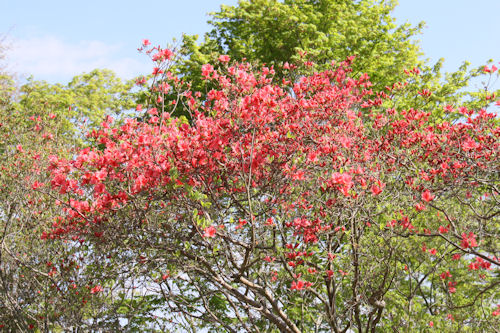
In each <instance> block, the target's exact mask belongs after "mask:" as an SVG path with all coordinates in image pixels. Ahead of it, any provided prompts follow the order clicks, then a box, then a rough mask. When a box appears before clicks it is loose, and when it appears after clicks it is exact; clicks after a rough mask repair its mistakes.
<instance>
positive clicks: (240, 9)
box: [177, 0, 498, 119]
mask: <svg viewBox="0 0 500 333" xmlns="http://www.w3.org/2000/svg"><path fill="white" fill-rule="evenodd" d="M396 5H397V1H386V0H360V1H353V0H284V1H278V0H240V1H239V2H238V4H237V5H236V6H225V5H223V6H221V10H220V11H219V12H216V13H212V14H211V15H212V19H211V20H210V21H209V23H210V24H211V25H212V27H213V28H212V30H211V31H210V32H209V33H207V34H205V36H204V39H203V40H202V41H201V43H197V38H198V37H197V36H189V35H185V36H184V38H183V41H182V44H181V47H180V52H181V53H182V54H183V57H182V58H181V59H180V60H179V64H178V65H177V70H178V73H180V74H182V76H183V77H184V78H185V80H186V81H189V82H192V85H193V87H194V89H195V90H198V91H202V92H203V91H208V90H210V87H206V86H205V84H206V82H204V81H203V80H201V79H200V77H201V76H200V74H201V70H200V68H201V65H203V64H205V63H208V62H213V61H215V60H216V59H217V57H218V56H219V55H220V54H227V55H229V56H230V57H231V58H232V59H234V60H237V61H240V60H242V59H246V61H249V62H251V63H253V62H258V63H260V64H267V65H283V64H284V63H286V62H290V63H299V62H306V61H312V62H313V63H314V64H315V70H321V69H326V68H327V66H328V65H329V64H330V62H331V61H343V60H345V59H346V58H347V57H349V56H353V55H354V56H356V61H354V62H353V64H352V66H353V71H354V72H353V75H354V76H355V77H356V76H359V75H361V74H362V73H367V74H368V76H369V77H370V79H371V80H372V81H373V84H374V87H373V89H375V90H385V89H386V90H385V91H386V92H387V93H388V94H390V95H392V96H393V97H394V98H397V99H398V103H397V104H395V105H396V107H400V108H401V109H403V108H408V107H409V106H410V105H411V107H413V108H419V109H422V110H425V111H427V112H431V113H432V115H433V117H434V118H436V119H441V118H442V117H445V116H446V117H450V115H449V114H445V112H444V111H443V110H444V107H445V106H446V105H447V104H456V103H461V104H463V105H465V106H467V107H470V108H474V109H476V110H478V109H480V108H481V107H484V106H485V102H484V100H485V97H488V96H490V97H491V96H492V95H493V93H495V92H494V91H489V89H491V87H490V86H488V85H487V84H486V85H485V86H486V88H487V89H481V90H480V91H471V90H470V88H467V86H468V85H469V84H470V82H471V79H473V78H474V77H477V76H478V75H480V74H481V69H471V68H470V64H468V63H467V62H465V63H464V65H463V66H461V67H460V68H458V69H457V70H456V71H455V72H453V73H449V74H443V73H442V65H443V61H444V60H443V59H441V60H439V61H438V62H437V63H436V64H433V65H430V64H429V63H427V62H426V61H425V60H423V59H424V55H423V53H422V51H421V49H420V47H419V45H418V40H417V39H416V37H417V36H418V34H420V33H421V32H422V28H423V22H421V23H420V24H418V25H416V26H411V25H410V24H408V23H406V24H402V25H398V24H396V23H395V18H394V17H393V16H392V11H393V10H394V8H395V6H396ZM279 68H281V67H280V66H278V67H277V75H276V79H277V80H278V81H280V80H281V79H283V77H284V75H285V73H284V72H283V71H282V70H280V69H279ZM405 70H406V71H411V70H417V71H418V72H419V73H422V75H415V76H414V79H415V80H414V81H413V84H412V85H411V86H410V88H411V91H408V89H407V90H405V91H399V90H398V89H394V86H395V85H396V86H397V85H398V82H401V83H402V82H404V81H405V80H406V76H405ZM413 73H415V72H413ZM303 74H304V73H301V72H297V73H296V75H303ZM287 79H290V80H292V81H294V80H296V79H297V77H287ZM483 88H484V87H483ZM422 91H429V92H432V94H430V95H428V96H427V98H426V99H424V100H415V99H414V96H415V95H416V94H417V93H420V92H422ZM496 94H497V95H498V91H497V92H496ZM178 113H179V114H182V112H179V111H178Z"/></svg>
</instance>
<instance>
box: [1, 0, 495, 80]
mask: <svg viewBox="0 0 500 333" xmlns="http://www.w3.org/2000/svg"><path fill="white" fill-rule="evenodd" d="M236 3H237V0H184V1H178V0H163V1H160V0H143V1H140V2H139V1H131V0H121V1H116V0H100V1H96V0H86V1H69V0H64V1H61V0H44V1H40V0H29V1H28V0H0V41H2V38H3V41H2V43H3V44H7V45H8V46H9V50H8V52H7V60H6V63H7V65H8V68H9V69H10V70H11V71H13V72H16V73H18V74H21V77H23V76H24V77H27V76H28V75H33V77H34V78H35V79H37V80H46V81H48V82H51V83H55V82H59V83H66V82H68V81H69V80H70V79H71V78H72V77H73V76H75V75H78V74H80V73H82V72H89V71H91V70H92V69H95V68H109V69H112V70H114V71H115V72H116V73H117V74H118V75H119V76H121V77H123V78H132V77H134V76H136V75H140V74H144V73H148V72H150V69H151V64H150V61H149V59H148V58H147V57H146V56H145V55H141V54H139V53H138V52H137V48H138V47H139V46H140V44H141V41H142V39H144V38H147V39H149V40H151V42H152V43H153V44H154V45H157V44H160V45H163V46H164V45H166V44H168V43H172V40H173V38H177V39H178V40H179V39H180V38H181V36H182V33H187V34H198V35H200V36H202V35H203V34H204V33H205V32H207V31H208V30H209V29H210V26H209V25H208V24H207V20H208V19H209V16H208V15H207V13H208V12H213V11H217V10H218V9H219V8H220V5H221V4H227V5H235V4H236ZM399 3H400V5H399V6H398V7H397V8H396V10H395V12H394V13H393V16H394V17H395V18H396V19H397V23H400V24H401V23H405V22H409V23H411V24H417V23H418V22H420V21H425V22H426V28H425V29H424V31H423V34H422V35H420V36H419V39H420V40H421V46H422V49H423V51H424V53H425V57H426V58H430V60H431V61H432V62H435V61H437V60H438V59H439V58H441V57H443V58H445V60H446V61H445V70H447V71H453V70H454V69H456V68H457V67H458V66H459V65H460V64H461V63H462V62H463V61H464V60H468V61H470V62H471V63H472V64H473V65H475V66H479V65H482V64H484V63H485V61H487V60H488V59H494V60H495V62H496V63H498V61H500V19H498V15H499V14H500V0H475V1H472V0H400V1H399ZM497 67H498V64H497Z"/></svg>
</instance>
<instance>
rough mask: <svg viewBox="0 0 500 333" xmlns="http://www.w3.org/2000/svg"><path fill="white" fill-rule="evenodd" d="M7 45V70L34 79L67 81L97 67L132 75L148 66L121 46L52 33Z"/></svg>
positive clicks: (148, 66)
mask: <svg viewBox="0 0 500 333" xmlns="http://www.w3.org/2000/svg"><path fill="white" fill-rule="evenodd" d="M10 44H11V47H10V50H8V52H7V59H6V60H7V64H8V67H9V69H10V71H12V72H16V73H18V74H21V75H33V76H34V77H35V79H41V80H48V81H60V82H61V81H68V80H69V79H71V78H72V77H73V76H75V75H78V74H81V73H83V72H89V71H91V70H93V69H96V68H108V69H111V70H113V71H115V72H116V73H117V75H118V76H120V77H123V78H132V77H134V76H136V75H140V74H144V73H147V72H148V71H149V70H150V68H151V67H150V65H149V63H148V60H147V58H146V57H144V61H139V60H137V59H135V58H133V57H132V56H126V55H125V56H124V55H123V53H124V52H123V51H122V50H121V49H122V48H121V47H120V45H109V44H106V43H104V42H101V41H81V42H77V43H71V42H66V41H63V40H61V39H59V38H57V37H55V36H41V37H32V38H27V39H15V40H13V41H12V42H11V43H10ZM127 51H128V50H127ZM134 51H135V50H132V52H134ZM128 53H129V54H131V52H128Z"/></svg>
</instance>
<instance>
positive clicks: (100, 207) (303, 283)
mask: <svg viewBox="0 0 500 333" xmlns="http://www.w3.org/2000/svg"><path fill="white" fill-rule="evenodd" d="M144 44H145V45H147V44H146V42H145V43H144ZM154 57H156V58H158V59H156V60H158V61H164V60H166V59H170V58H171V57H172V54H171V53H170V52H166V50H161V49H159V50H158V52H157V53H156V54H155V56H154ZM160 58H161V59H160ZM229 60H230V59H229V57H227V56H221V57H220V58H219V62H220V66H222V67H223V68H224V70H217V69H216V68H215V67H214V65H210V64H206V65H204V66H203V67H202V69H201V73H202V76H203V78H204V79H205V80H207V82H208V81H209V82H211V83H212V85H213V87H214V88H213V89H212V90H210V91H208V93H207V94H206V97H204V98H202V97H200V96H201V94H193V93H191V92H184V93H183V98H184V99H185V100H186V101H187V103H186V104H187V105H188V107H189V112H190V114H191V119H189V120H188V121H187V120H185V119H178V118H171V117H170V116H169V113H168V110H157V109H155V108H150V109H148V110H147V114H148V117H147V119H148V120H147V121H139V120H137V119H127V120H125V121H124V122H123V123H118V124H113V122H112V119H107V120H106V121H105V122H104V123H103V124H102V127H101V128H100V129H98V130H95V131H93V132H91V133H89V138H90V139H92V140H94V141H95V143H96V145H95V146H94V147H89V148H85V149H83V150H81V151H80V152H78V154H77V155H76V156H75V157H74V158H72V159H69V160H68V159H64V158H59V157H55V156H53V157H52V159H51V166H50V170H51V173H52V181H51V186H52V188H53V189H54V190H56V191H57V192H58V193H59V197H60V199H59V201H58V204H59V205H61V206H63V207H64V211H65V213H66V214H65V216H63V218H61V219H59V220H57V222H55V223H54V225H53V228H52V230H47V231H46V233H44V235H43V237H44V238H59V237H63V238H64V237H67V236H71V237H73V239H75V240H76V239H79V240H81V241H82V242H83V241H86V240H89V241H97V240H98V239H100V238H104V239H105V241H108V242H111V241H113V237H115V235H114V233H119V232H120V230H127V232H130V230H134V229H133V228H132V227H128V228H125V227H124V226H126V225H127V224H134V225H136V223H139V224H141V223H142V224H144V225H150V224H151V223H156V224H155V228H157V230H155V231H154V232H153V234H156V233H157V232H158V233H160V234H161V237H162V238H161V239H163V241H164V242H166V243H168V244H170V245H169V246H167V248H168V249H172V251H174V250H175V251H180V253H182V254H181V256H184V257H185V258H187V259H186V260H188V259H189V260H193V262H195V263H196V262H198V263H199V265H200V267H204V269H205V270H208V271H210V272H212V273H210V274H211V275H210V274H208V275H209V276H208V277H207V275H206V274H205V273H199V272H198V271H196V270H195V269H194V270H193V272H198V273H197V274H200V276H203V277H204V278H206V279H208V280H209V281H210V283H213V284H214V285H215V286H218V287H220V288H226V291H227V292H228V295H230V296H227V297H228V298H231V297H235V299H236V300H238V301H240V302H242V303H245V302H246V303H248V304H253V303H252V302H251V299H247V298H246V296H244V295H241V294H240V293H239V291H238V290H237V289H231V288H230V287H228V285H227V284H228V283H230V281H232V280H234V281H236V282H238V283H241V284H242V285H243V286H245V287H246V288H249V290H252V292H253V293H255V294H259V295H262V297H264V298H265V299H266V300H267V301H268V302H270V304H271V305H270V306H273V307H274V306H278V305H276V304H279V303H276V302H275V301H274V298H273V297H271V296H269V295H268V289H267V288H266V287H263V286H261V285H262V284H263V285H268V286H271V285H274V286H276V287H277V288H278V286H282V285H283V283H284V284H286V285H287V288H290V289H291V290H292V291H308V292H310V293H311V294H310V296H308V297H313V298H314V297H316V298H317V301H318V302H320V303H321V302H323V303H325V304H324V305H325V306H326V307H327V308H331V309H332V310H331V311H330V312H329V314H328V315H327V319H326V322H328V324H329V325H330V326H331V327H337V325H340V323H339V322H337V321H336V320H337V319H334V318H335V315H336V314H335V311H338V312H339V313H341V312H342V311H344V312H343V314H344V315H345V316H347V317H349V318H351V317H352V316H354V317H356V316H357V318H358V319H359V318H361V317H363V316H364V317H363V318H365V319H364V320H367V321H368V326H369V325H373V327H374V326H375V325H377V323H378V321H379V320H380V316H381V314H380V313H381V312H380V313H379V312H378V311H379V309H381V308H382V306H379V305H376V306H375V305H373V304H383V303H382V299H383V297H384V293H382V291H384V292H387V290H388V289H390V288H391V287H390V283H389V281H388V280H387V281H386V278H387V276H388V275H390V274H395V275H397V274H403V276H402V277H401V279H404V274H406V273H404V272H405V271H407V270H408V266H407V264H408V265H409V264H410V262H409V261H405V260H406V259H405V257H406V254H405V253H397V251H404V248H403V247H402V245H401V246H400V250H398V245H396V243H392V241H390V240H389V239H392V238H394V239H400V241H401V242H403V241H405V239H415V240H416V241H415V244H413V243H408V244H407V245H405V246H406V251H411V249H412V247H413V246H421V245H419V244H422V238H423V239H424V240H425V241H426V242H427V243H431V244H432V245H426V244H427V243H424V245H423V246H422V250H423V253H424V254H426V255H427V254H428V255H429V257H427V258H428V259H425V260H431V261H436V263H435V265H436V267H439V268H440V269H441V268H442V269H444V272H443V273H438V275H437V277H438V279H439V276H440V279H441V280H443V281H445V282H447V283H446V284H444V285H443V288H444V290H445V292H449V293H455V292H456V290H457V288H459V286H460V285H459V284H457V282H458V283H459V281H458V280H453V279H455V278H457V277H456V276H455V274H451V273H450V270H449V269H448V268H447V265H448V263H450V262H453V261H448V260H444V259H443V258H445V256H446V258H447V257H449V258H450V259H451V258H452V256H453V259H455V258H457V259H460V258H461V256H460V255H464V254H465V256H463V257H462V259H461V260H464V261H466V262H468V263H469V266H468V267H469V271H471V272H473V271H476V270H482V273H481V274H483V279H482V280H483V281H484V284H483V286H487V285H488V283H490V282H491V281H493V282H492V283H494V278H493V275H491V274H490V273H489V272H490V271H491V270H492V268H493V267H495V269H498V266H499V261H498V258H496V257H495V253H497V252H496V249H495V245H494V244H492V243H491V242H486V241H483V239H482V237H488V235H491V233H492V232H494V227H492V226H490V227H487V226H482V227H481V228H479V229H478V228H477V227H478V224H477V223H479V225H483V223H486V224H487V223H489V221H491V220H492V219H494V218H495V216H496V214H497V212H496V210H497V209H498V206H497V208H495V205H496V204H498V192H497V186H498V183H497V181H498V166H499V165H498V157H499V156H498V153H499V150H500V140H499V136H500V129H499V127H498V125H497V124H498V122H497V120H496V119H495V115H494V114H491V113H488V112H487V111H486V110H484V109H482V110H478V111H477V112H474V111H473V110H467V109H462V108H461V109H456V110H455V108H454V107H453V106H445V109H446V110H447V112H449V113H460V114H461V115H465V117H462V118H461V120H460V121H456V122H451V121H446V120H441V121H436V120H435V119H431V118H430V114H429V113H426V112H422V111H419V110H416V109H409V110H400V109H396V108H393V107H391V106H389V104H390V98H389V96H388V95H387V94H385V93H375V92H373V91H372V90H370V87H371V83H370V81H369V78H368V77H367V76H366V75H361V76H358V78H353V77H351V76H350V75H351V73H350V72H351V70H350V62H351V61H353V58H350V59H348V60H347V61H346V62H343V63H341V64H332V68H331V69H330V70H327V71H323V72H320V73H313V74H311V75H309V76H302V77H300V78H299V79H298V80H297V81H296V82H290V81H286V80H284V81H283V82H282V83H280V84H276V83H275V82H274V81H273V74H274V70H273V68H267V67H263V68H261V69H260V70H258V71H256V70H254V69H253V68H252V67H251V66H250V65H249V64H244V63H242V64H234V65H229V64H228V62H229ZM288 68H289V67H288ZM156 74H158V73H156ZM408 75H418V72H417V71H415V70H412V71H411V72H410V71H409V72H408ZM168 78H169V79H171V80H174V79H173V76H172V75H171V74H170V73H169V74H168ZM178 82H179V80H178V79H176V80H175V81H174V82H170V85H169V83H168V82H165V81H163V82H161V80H158V82H157V84H158V87H159V88H158V87H157V88H156V90H154V91H157V92H159V91H160V92H163V93H164V94H166V93H168V92H169V89H170V88H169V89H162V88H161V87H162V86H163V87H166V86H168V87H173V86H175V84H176V83H178ZM398 86H399V87H404V86H405V85H404V84H403V83H401V84H399V85H398ZM401 89H403V88H401ZM420 95H421V96H422V98H427V97H429V96H430V92H428V91H424V92H422V93H421V94H420ZM40 186H41V184H39V183H34V184H33V188H39V187H40ZM457 207H462V208H463V207H465V208H463V209H464V210H462V211H461V210H460V209H461V208H457ZM120 212H123V214H128V216H129V217H130V219H129V220H127V219H123V217H121V220H119V222H116V220H117V219H120V216H122V215H120V214H121V213H120ZM436 214H437V215H436ZM153 216H154V217H153ZM436 216H437V217H436ZM468 219H473V220H477V221H479V222H477V223H469V222H468V221H467V220H468ZM137 221H138V222H137ZM116 223H118V225H119V227H117V224H116ZM121 228H124V229H121ZM145 228H146V227H145ZM153 229H154V228H153ZM141 230H142V229H140V228H139V229H138V231H137V232H141ZM148 230H150V229H148ZM480 230H481V231H480ZM488 230H490V231H488ZM491 230H493V231H491ZM179 233H181V234H184V235H190V239H189V242H193V244H194V245H193V248H194V249H190V248H187V247H185V246H184V247H183V246H182V245H178V247H179V248H175V249H173V248H174V247H175V246H174V245H172V244H175V240H174V239H170V238H169V237H171V238H173V237H174V235H177V234H179ZM145 237H149V236H148V234H145ZM117 238H118V239H120V237H117ZM185 242H188V240H187V239H186V240H185ZM373 242H375V243H373ZM376 242H378V243H376ZM160 243H161V242H160ZM215 244H225V245H218V246H217V249H218V250H217V251H221V253H222V255H223V256H225V259H217V258H216V257H214V256H213V251H215V250H214V247H215V246H216V245H215ZM375 244H383V245H380V246H381V247H382V248H383V249H380V248H379V249H376V247H373V246H375ZM401 244H403V243H401ZM405 244H406V243H405ZM483 245H484V246H483ZM158 246H159V247H161V244H159V245H158ZM427 246H431V248H430V249H429V250H427ZM219 247H220V248H219ZM169 251H170V250H169ZM225 251H228V252H225ZM376 251H381V252H383V251H386V252H387V253H389V255H390V257H391V258H395V260H396V261H398V260H399V261H400V262H401V263H407V264H405V270H402V273H399V271H394V268H392V267H385V266H384V267H383V268H381V269H380V270H379V268H371V267H369V261H370V260H375V261H377V260H379V258H378V257H377V254H375V253H376ZM176 253H178V252H176ZM457 255H458V257H456V256H457ZM203 257H205V259H201V258H203ZM434 257H435V258H441V259H432V258H434ZM370 258H372V259H370ZM222 261H223V262H226V261H227V263H226V264H223V265H222V264H220V262H222ZM193 265H195V264H193ZM381 265H382V264H381ZM450 265H452V264H450ZM221 267H223V268H221ZM178 269H179V272H180V273H179V276H182V267H178ZM415 269H416V268H415ZM384 272H385V273H384ZM185 274H190V273H185ZM193 274H194V273H193ZM384 274H385V275H384ZM409 274H410V273H409ZM439 274H440V275H439ZM488 274H490V275H488ZM380 276H385V277H384V278H383V280H384V282H383V283H382V285H381V286H370V285H369V284H367V281H368V280H369V279H370V278H374V277H380ZM407 278H409V279H411V278H412V276H411V275H409V277H407ZM210 279H211V280H210ZM346 279H349V281H353V282H352V287H350V288H351V289H349V290H350V291H345V293H346V294H345V295H347V296H346V297H348V298H349V297H351V298H352V299H354V300H356V301H353V302H354V303H349V302H348V301H347V300H346V301H345V302H346V303H345V304H347V305H345V306H344V308H343V310H341V309H336V310H335V307H336V306H338V305H335V300H334V301H332V299H329V300H328V297H331V293H332V292H334V290H337V291H338V290H339V289H335V288H342V287H341V286H343V283H345V281H348V280H346ZM492 279H493V280H492ZM163 280H165V279H163ZM263 281H266V282H265V283H264V282H263ZM161 283H167V282H161ZM325 288H326V289H325ZM486 288H487V287H486ZM357 290H362V292H360V294H359V295H357V296H356V295H355V293H356V292H357ZM99 291H101V287H96V288H94V289H92V292H93V293H97V292H99ZM338 292H344V291H338ZM325 293H326V294H327V295H330V296H328V297H327V296H325V297H326V298H323V296H321V295H322V294H325ZM332 302H333V303H332ZM374 302H375V303H374ZM349 304H351V305H349ZM352 304H354V305H352ZM370 307H371V308H370ZM367 309H371V310H367ZM363 311H365V312H366V313H368V314H367V315H360V313H362V312H363ZM339 313H337V315H339ZM263 315H264V316H265V317H266V318H267V319H269V320H271V321H272V322H273V323H275V324H276V325H277V326H278V327H282V328H283V327H287V328H288V329H290V330H292V331H294V330H296V329H297V328H296V327H295V326H294V324H293V323H292V322H290V321H289V320H288V319H287V316H286V315H285V314H284V313H282V312H280V311H278V310H276V311H275V313H274V314H273V313H268V312H266V311H264V312H263ZM375 318H379V319H377V320H375ZM280 325H281V326H280Z"/></svg>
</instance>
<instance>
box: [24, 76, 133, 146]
mask: <svg viewBox="0 0 500 333" xmlns="http://www.w3.org/2000/svg"><path fill="white" fill-rule="evenodd" d="M133 85H134V82H133V81H128V82H123V81H122V80H121V79H120V78H118V77H117V76H116V75H115V74H114V73H113V72H112V71H110V70H105V69H104V70H97V69H96V70H93V71H92V72H90V73H86V74H81V75H79V76H75V77H74V78H73V79H72V80H71V81H70V82H69V83H68V84H66V85H62V84H59V83H57V84H50V83H47V82H45V81H33V80H32V79H30V80H28V82H27V83H26V84H24V85H22V86H21V88H20V96H19V98H18V101H17V103H16V105H15V107H16V108H18V109H22V110H23V113H22V114H23V117H26V118H28V117H29V116H35V117H37V116H40V115H48V114H50V113H52V114H55V115H57V116H58V117H61V118H62V120H61V122H62V128H61V129H60V130H61V133H60V134H64V135H70V136H71V135H74V134H78V133H80V134H81V132H80V129H79V128H77V127H76V123H78V122H82V123H84V124H86V126H90V127H95V126H97V125H99V124H100V123H101V122H102V120H103V119H104V117H105V116H106V115H115V116H116V115H119V114H120V113H122V112H124V111H127V110H130V109H132V108H133V107H134V106H135V104H134V94H133V93H132V88H133Z"/></svg>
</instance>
